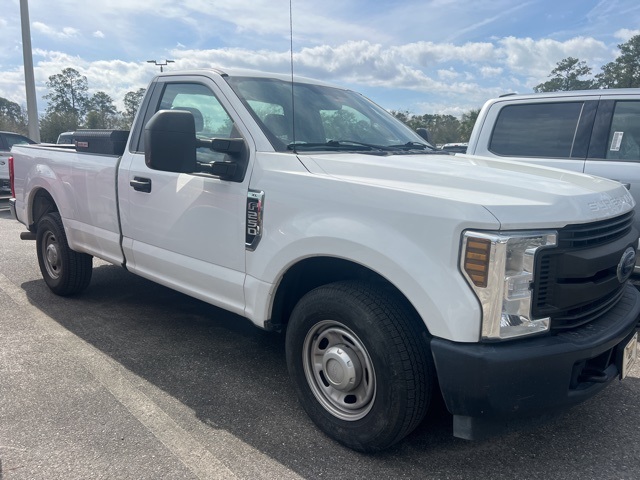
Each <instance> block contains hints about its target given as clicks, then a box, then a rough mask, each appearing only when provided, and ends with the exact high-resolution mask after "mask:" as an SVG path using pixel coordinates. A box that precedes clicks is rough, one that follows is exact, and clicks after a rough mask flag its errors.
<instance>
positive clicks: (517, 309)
mask: <svg viewBox="0 0 640 480" xmlns="http://www.w3.org/2000/svg"><path fill="white" fill-rule="evenodd" d="M556 244H557V233H556V232H474V231H467V232H465V233H464V235H463V242H462V255H461V259H460V267H461V269H462V271H463V273H464V275H465V277H466V279H467V281H468V282H469V284H470V285H471V288H473V291H474V292H475V293H476V295H477V296H478V299H479V300H480V304H481V305H482V338H483V339H485V340H505V339H509V338H516V337H521V336H524V335H531V334H537V333H543V332H546V331H548V330H549V325H550V320H549V318H533V317H532V315H531V301H532V290H531V287H532V281H533V279H534V274H535V272H534V267H535V255H536V252H537V251H538V250H540V249H541V248H549V247H553V246H555V245H556Z"/></svg>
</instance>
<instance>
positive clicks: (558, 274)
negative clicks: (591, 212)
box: [532, 212, 638, 329]
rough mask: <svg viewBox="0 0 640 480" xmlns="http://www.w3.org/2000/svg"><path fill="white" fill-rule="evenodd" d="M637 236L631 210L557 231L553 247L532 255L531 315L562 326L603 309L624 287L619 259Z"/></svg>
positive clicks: (585, 320) (594, 315) (586, 319)
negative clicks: (533, 268) (533, 275)
mask: <svg viewBox="0 0 640 480" xmlns="http://www.w3.org/2000/svg"><path fill="white" fill-rule="evenodd" d="M637 239H638V233H637V231H636V230H635V228H633V212H629V213H627V214H624V215H621V216H618V217H615V218H611V219H608V220H603V221H600V222H593V223H589V224H583V225H570V226H568V227H565V228H563V229H562V230H560V231H559V232H558V245H557V247H556V248H550V249H548V250H541V251H540V253H539V255H538V256H537V258H536V279H535V282H534V289H533V304H532V313H533V316H534V318H544V317H550V318H551V328H552V329H567V328H573V327H577V326H579V325H583V324H585V323H588V322H590V321H592V320H594V319H596V318H598V317H599V316H601V315H603V314H604V313H606V312H607V311H608V310H609V309H610V308H612V307H613V306H614V305H615V304H616V303H617V302H618V300H619V299H620V296H621V295H622V293H623V290H624V283H620V281H619V280H618V277H617V268H618V263H619V262H620V260H621V258H622V255H623V253H624V251H625V250H626V249H627V248H628V247H629V246H633V247H634V248H635V247H636V245H637Z"/></svg>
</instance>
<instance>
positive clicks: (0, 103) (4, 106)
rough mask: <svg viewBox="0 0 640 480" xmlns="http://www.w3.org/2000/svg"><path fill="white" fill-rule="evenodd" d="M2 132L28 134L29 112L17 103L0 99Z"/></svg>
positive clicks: (0, 126)
mask: <svg viewBox="0 0 640 480" xmlns="http://www.w3.org/2000/svg"><path fill="white" fill-rule="evenodd" d="M0 130H7V131H9V132H15V133H21V134H23V135H27V134H28V130H29V128H28V124H27V112H26V111H25V110H24V109H23V108H22V107H21V106H20V105H18V104H17V103H15V102H12V101H11V100H7V99H6V98H2V97H0Z"/></svg>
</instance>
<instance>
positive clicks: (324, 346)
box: [302, 320, 376, 421]
mask: <svg viewBox="0 0 640 480" xmlns="http://www.w3.org/2000/svg"><path fill="white" fill-rule="evenodd" d="M302 356H303V365H304V374H305V377H306V380H307V383H308V384H309V387H310V388H311V391H312V392H313V395H314V396H315V397H316V399H317V400H318V402H320V404H321V405H322V406H323V408H324V409H325V410H327V411H328V412H329V413H331V414H332V415H334V416H335V417H337V418H340V419H341V420H346V421H356V420H360V419H361V418H363V417H365V416H366V415H367V414H368V413H369V411H371V408H372V407H373V404H374V401H375V393H376V376H375V371H374V368H373V362H372V361H371V357H370V356H369V353H368V352H367V349H366V348H365V346H364V344H363V343H362V341H361V340H360V339H359V338H358V337H357V336H356V335H355V334H354V333H353V332H352V331H351V330H350V329H349V328H347V327H346V326H345V325H343V324H341V323H340V322H337V321H334V320H324V321H322V322H319V323H317V324H316V325H314V327H313V328H312V329H311V330H310V331H309V332H308V333H307V336H306V337H305V340H304V345H303V350H302Z"/></svg>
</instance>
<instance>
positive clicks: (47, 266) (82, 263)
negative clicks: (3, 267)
mask: <svg viewBox="0 0 640 480" xmlns="http://www.w3.org/2000/svg"><path fill="white" fill-rule="evenodd" d="M36 246H37V251H38V264H39V265H40V272H41V273H42V277H43V278H44V281H45V283H46V284H47V286H48V287H49V288H50V289H51V291H52V292H53V293H55V294H57V295H63V296H64V295H72V294H74V293H79V292H81V291H82V290H84V289H85V288H87V286H88V285H89V282H90V281H91V273H92V267H93V266H92V260H93V257H92V256H91V255H88V254H86V253H79V252H75V251H73V250H71V249H70V248H69V244H68V242H67V237H66V235H65V233H64V226H63V225H62V219H61V218H60V214H59V213H57V212H55V213H48V214H47V215H45V216H43V217H42V218H41V219H40V221H39V222H38V230H37V235H36Z"/></svg>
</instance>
